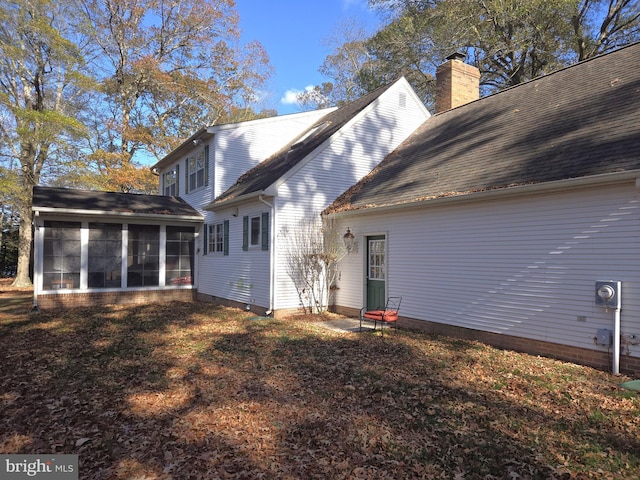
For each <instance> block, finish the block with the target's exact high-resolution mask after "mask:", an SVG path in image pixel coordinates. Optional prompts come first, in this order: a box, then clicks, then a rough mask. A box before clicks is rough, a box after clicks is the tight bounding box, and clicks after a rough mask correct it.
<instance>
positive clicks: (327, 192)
mask: <svg viewBox="0 0 640 480" xmlns="http://www.w3.org/2000/svg"><path fill="white" fill-rule="evenodd" d="M399 92H403V93H406V99H405V100H406V106H405V109H404V110H403V114H402V115H400V116H399V115H397V109H398V96H399ZM427 116H428V113H427V112H425V110H424V107H423V105H422V104H421V103H420V102H419V100H418V99H417V98H416V97H415V95H413V94H412V93H411V90H410V88H409V87H408V86H407V85H406V84H405V83H404V82H399V83H398V84H396V85H394V86H393V87H391V88H390V89H389V90H387V91H386V92H385V93H384V94H383V95H381V97H380V98H379V99H378V102H377V103H376V104H374V105H373V106H372V108H371V109H370V111H368V112H366V113H365V114H364V115H363V116H361V117H356V118H355V119H354V120H353V121H352V122H351V123H350V124H348V125H346V126H345V127H343V129H342V130H341V132H340V134H339V135H334V137H333V138H332V139H331V140H330V142H329V143H328V145H327V147H326V148H325V149H323V150H322V151H318V152H317V154H316V155H315V156H314V157H313V158H312V159H311V161H309V162H308V163H306V164H305V165H304V167H303V168H301V169H300V170H299V171H297V172H296V173H295V175H293V176H291V178H289V179H288V180H287V181H286V182H284V184H283V185H281V186H280V187H279V188H278V213H277V215H276V218H277V220H276V221H277V225H276V236H278V234H279V232H282V231H283V230H284V231H286V230H287V229H291V228H296V225H297V223H298V222H300V220H301V219H303V218H311V219H313V218H316V219H317V218H319V214H320V212H321V211H322V210H323V209H324V208H326V207H327V206H328V205H329V204H330V203H331V202H332V201H333V200H334V199H335V198H337V197H338V196H339V195H340V194H341V193H342V192H344V191H345V190H346V189H347V188H349V187H350V186H352V185H354V184H355V183H357V182H358V180H360V179H361V178H362V177H363V176H365V175H366V174H368V173H369V172H370V171H371V170H372V169H373V168H374V167H375V166H376V165H377V164H378V163H380V162H381V161H382V160H383V159H384V158H385V157H386V155H387V154H389V153H390V152H391V151H393V149H394V148H395V147H396V146H397V145H398V144H400V143H401V142H402V141H403V140H404V139H405V138H406V137H408V136H409V135H410V134H411V133H412V132H413V131H414V130H415V129H416V128H417V127H418V126H419V125H420V124H422V123H423V122H424V121H425V119H426V117H427ZM344 232H346V227H345V228H344V229H343V231H342V233H343V234H344ZM283 249H284V245H280V248H279V250H278V252H277V261H276V268H277V273H276V278H277V286H276V291H277V292H278V295H276V300H275V301H276V305H275V308H276V309H290V308H297V307H299V302H300V300H299V298H298V295H297V293H296V290H295V287H294V286H293V283H292V281H291V279H290V278H289V275H288V273H287V262H286V259H285V258H284V255H285V251H284V250H283Z"/></svg>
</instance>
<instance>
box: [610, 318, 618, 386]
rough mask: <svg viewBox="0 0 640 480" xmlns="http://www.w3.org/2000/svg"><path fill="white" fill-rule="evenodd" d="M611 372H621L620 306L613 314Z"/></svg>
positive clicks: (615, 373)
mask: <svg viewBox="0 0 640 480" xmlns="http://www.w3.org/2000/svg"><path fill="white" fill-rule="evenodd" d="M612 365H613V367H612V370H611V373H613V374H614V375H619V374H620V307H616V309H615V312H614V314H613V360H612Z"/></svg>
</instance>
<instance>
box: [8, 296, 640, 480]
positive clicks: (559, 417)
mask: <svg viewBox="0 0 640 480" xmlns="http://www.w3.org/2000/svg"><path fill="white" fill-rule="evenodd" d="M0 300H1V299H0ZM16 305H17V304H16V302H12V303H11V308H10V309H8V310H6V311H2V310H0V332H1V336H0V361H1V362H2V365H3V374H2V376H1V377H0V451H2V452H3V453H74V454H78V455H79V458H80V472H81V474H80V476H81V478H83V479H91V480H98V479H130V478H148V479H169V478H173V479H187V478H239V479H241V478H251V479H253V478H273V479H280V478H284V479H298V478H332V479H333V478H335V479H339V478H343V479H347V478H458V479H486V478H491V479H496V478H504V479H512V478H530V479H549V478H551V479H553V478H556V479H560V478H566V479H571V478H609V479H628V478H640V434H639V432H640V415H639V412H640V401H639V397H638V395H637V394H635V392H629V391H623V390H622V389H620V388H619V387H618V384H619V383H620V382H621V381H624V379H621V378H620V377H613V376H611V375H609V374H607V373H605V372H601V371H597V370H593V369H590V368H586V367H579V366H575V365H571V364H566V363H562V362H559V361H555V360H550V359H544V358H538V357H532V356H528V355H522V354H517V353H513V352H508V351H501V350H497V349H493V348H491V347H487V346H485V345H482V344H480V343H476V342H469V341H461V340H452V339H448V338H444V337H437V336H433V335H423V334H418V333H410V332H403V331H397V332H394V333H393V335H389V336H388V337H387V336H386V335H385V337H384V338H380V337H378V336H374V335H366V334H365V335H362V334H358V333H341V332H335V331H331V330H329V329H325V328H320V327H319V325H320V322H318V321H316V320H315V319H304V318H302V319H301V318H296V319H289V320H273V319H269V320H263V319H260V320H256V319H255V318H252V317H251V315H250V314H246V313H245V312H242V311H239V310H233V309H227V308H215V307H213V306H212V305H211V304H199V303H193V304H189V303H172V304H170V305H169V304H165V305H153V306H151V305H150V306H135V307H104V308H92V309H74V310H67V311H60V312H50V313H46V312H45V313H41V314H38V315H28V314H27V313H26V312H25V313H20V312H19V311H17V310H16V309H17V308H18V307H17V306H16ZM81 439H82V441H80V440H81ZM86 439H89V440H88V441H87V440H86Z"/></svg>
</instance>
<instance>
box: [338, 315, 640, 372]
mask: <svg viewBox="0 0 640 480" xmlns="http://www.w3.org/2000/svg"><path fill="white" fill-rule="evenodd" d="M333 310H334V311H335V312H336V313H340V314H342V315H347V316H350V317H358V315H359V313H360V312H359V311H358V310H356V309H353V308H345V307H336V308H334V309H333ZM398 327H400V328H406V329H409V330H416V331H420V332H426V333H434V334H437V335H445V336H448V337H455V338H462V339H466V340H477V341H479V342H482V343H486V344H487V345H492V346H494V347H497V348H501V349H504V350H515V351H517V352H522V353H528V354H531V355H540V356H543V357H549V358H556V359H558V360H564V361H567V362H572V363H576V364H579V365H585V366H588V367H593V368H597V369H599V370H604V371H608V372H610V371H611V353H610V352H607V351H604V350H600V349H595V348H594V349H593V350H592V349H588V348H579V347H572V346H568V345H561V344H558V343H551V342H544V341H541V340H531V339H528V338H522V337H514V336H511V335H505V334H497V333H490V332H484V331H482V330H473V329H470V328H464V327H457V326H453V325H447V324H443V323H435V322H429V321H426V320H417V319H413V318H406V317H400V318H399V319H398ZM620 372H622V373H626V374H630V375H638V374H640V358H638V357H631V356H627V355H624V354H622V355H620Z"/></svg>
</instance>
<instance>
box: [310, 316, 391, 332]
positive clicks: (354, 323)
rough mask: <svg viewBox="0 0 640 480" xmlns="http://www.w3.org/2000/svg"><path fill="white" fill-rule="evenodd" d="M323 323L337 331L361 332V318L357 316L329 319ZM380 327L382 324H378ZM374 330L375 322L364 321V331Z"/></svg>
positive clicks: (324, 325)
mask: <svg viewBox="0 0 640 480" xmlns="http://www.w3.org/2000/svg"><path fill="white" fill-rule="evenodd" d="M321 325H322V326H323V327H326V328H328V329H330V330H335V331H336V332H359V331H360V320H359V319H357V318H346V317H345V318H338V319H336V320H327V321H326V322H322V323H321ZM378 328H380V326H378ZM366 330H373V322H370V321H369V320H363V321H362V331H363V332H364V331H366Z"/></svg>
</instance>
